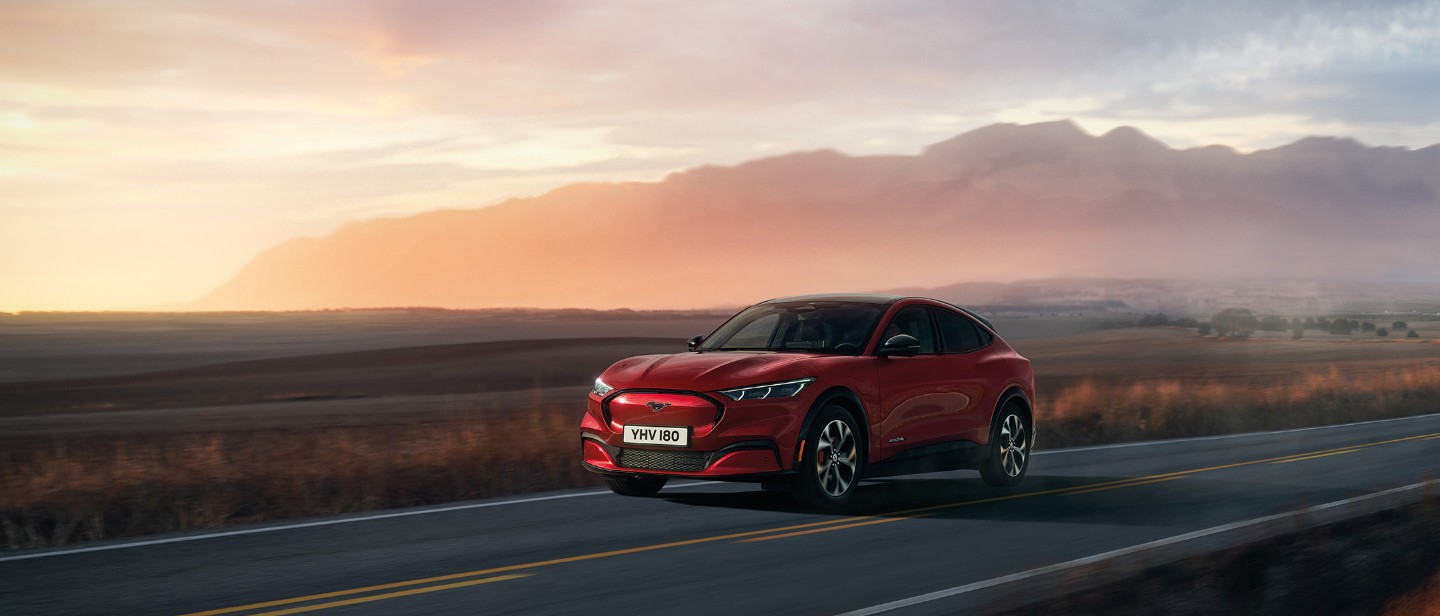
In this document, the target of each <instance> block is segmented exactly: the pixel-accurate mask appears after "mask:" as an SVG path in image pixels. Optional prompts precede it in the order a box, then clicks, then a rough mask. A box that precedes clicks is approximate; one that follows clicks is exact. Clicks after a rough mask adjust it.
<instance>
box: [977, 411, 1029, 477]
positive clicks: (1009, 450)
mask: <svg viewBox="0 0 1440 616" xmlns="http://www.w3.org/2000/svg"><path fill="white" fill-rule="evenodd" d="M996 419H997V420H998V421H997V422H996V424H995V425H994V426H993V427H992V428H991V430H990V457H989V458H987V459H986V460H985V462H984V464H982V465H981V466H980V477H981V478H983V479H984V480H985V483H987V484H990V485H992V486H995V487H997V488H1003V487H1009V486H1013V485H1016V484H1018V483H1020V480H1021V479H1024V478H1025V471H1026V470H1027V469H1029V468H1030V445H1031V444H1032V443H1034V436H1033V431H1032V428H1031V425H1030V417H1029V416H1028V415H1026V414H1025V411H1024V410H1022V409H1021V408H1020V406H1019V405H1017V404H1007V405H1005V408H1003V409H1001V410H1000V413H999V415H997V416H996Z"/></svg>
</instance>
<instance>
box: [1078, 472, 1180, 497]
mask: <svg viewBox="0 0 1440 616" xmlns="http://www.w3.org/2000/svg"><path fill="white" fill-rule="evenodd" d="M1184 478H1185V476H1184V475H1181V476H1179V477H1161V478H1159V479H1147V480H1144V481H1138V480H1137V481H1132V482H1130V483H1127V484H1123V485H1118V486H1104V487H1099V488H1085V489H1083V490H1071V491H1069V492H1066V494H1089V493H1091V492H1100V491H1103V490H1116V489H1119V488H1130V487H1134V486H1148V485H1150V484H1152V483H1160V482H1162V481H1175V480H1176V479H1184Z"/></svg>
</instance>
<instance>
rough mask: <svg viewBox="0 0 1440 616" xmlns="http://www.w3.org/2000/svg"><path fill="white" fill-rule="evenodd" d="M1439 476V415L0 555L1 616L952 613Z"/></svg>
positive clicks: (571, 495)
mask: <svg viewBox="0 0 1440 616" xmlns="http://www.w3.org/2000/svg"><path fill="white" fill-rule="evenodd" d="M1042 429H1043V426H1042ZM1043 434H1044V433H1043V431H1042V432H1041V435H1042V438H1043ZM1437 474H1440V415H1431V416H1425V417H1419V418H1409V419H1403V420H1390V421H1383V422H1372V423H1365V424H1352V425H1348V426H1336V427H1329V428H1320V429H1308V430H1299V431H1288V432H1276V433H1262V434H1250V435H1237V436H1230V437H1215V438H1203V439H1187V440H1178V441H1155V442H1148V443H1139V444H1128V445H1118V446H1104V447H1095V448H1079V449H1063V450H1051V451H1043V452H1041V453H1039V454H1037V455H1036V457H1035V459H1034V462H1033V465H1032V466H1031V469H1030V476H1029V477H1028V478H1027V479H1026V481H1025V483H1024V484H1022V485H1021V486H1020V487H1019V488H1016V489H1013V490H994V489H991V488H988V487H986V486H985V485H984V484H983V483H981V481H980V479H979V477H978V476H977V475H976V474H975V473H973V472H953V473H939V474H932V475H919V476H913V477H902V478H896V479H893V480H885V481H877V482H870V483H867V484H865V485H863V486H862V491H861V493H860V494H859V495H858V504H859V511H857V512H855V513H852V514H849V515H820V514H811V513H805V512H800V511H797V510H796V509H795V507H794V506H792V505H791V504H790V501H789V500H788V497H787V496H786V495H784V494H783V493H775V492H763V491H760V490H758V489H756V488H753V487H751V486H748V485H744V484H737V485H730V484H708V483H707V484H694V483H689V484H679V485H674V486H671V487H667V488H666V489H665V490H664V491H662V492H661V494H660V496H659V497H656V498H651V499H641V498H625V497H620V496H614V495H611V494H609V493H608V492H603V493H602V492H599V491H595V490H586V491H570V492H554V493H547V494H542V495H535V496H530V497H525V498H516V499H501V500H492V501H478V502H470V503H460V504H457V505H454V506H450V507H433V508H425V509H409V510H396V511H390V512H382V513H381V514H378V515H377V514H368V515H358V516H350V517H343V518H328V519H319V520H307V521H304V522H303V523H292V524H276V525H268V526H256V527H246V528H239V529H227V530H225V531H222V532H218V533H208V534H207V533H192V534H183V535H169V536H165V537H155V538H148V539H143V540H131V541H120V542H113V543H102V544H94V545H90V546H76V547H72V548H61V549H56V550H47V551H35V552H9V553H3V554H0V614H5V615H18V614H183V613H193V612H201V613H210V614H221V613H233V614H259V613H267V614H288V613H301V612H311V611H315V612H320V613H326V614H337V615H339V614H452V613H453V614H474V613H485V614H511V613H515V614H572V613H577V614H578V613H584V614H627V615H628V614H637V613H642V614H643V613H688V614H733V613H742V612H748V613H759V614H767V613H786V614H834V613H841V612H847V611H852V610H864V609H866V608H871V607H874V606H882V605H885V604H889V603H892V602H896V601H903V600H905V599H907V598H912V597H917V596H922V595H925V594H927V593H936V592H937V591H944V590H945V589H951V591H950V592H949V593H948V596H945V597H943V598H940V599H936V600H933V601H928V602H923V603H919V604H916V605H909V606H905V607H900V608H899V609H897V610H895V613H937V612H951V611H956V610H960V609H969V608H974V607H975V606H976V605H977V603H978V604H979V605H981V606H982V607H983V601H981V600H980V598H979V597H980V594H981V593H975V594H973V595H972V594H971V593H967V592H964V591H963V588H966V587H968V586H984V584H983V583H984V582H986V581H987V580H994V579H996V578H999V577H1002V576H1007V575H1012V574H1016V573H1022V572H1027V571H1033V570H1035V569H1036V568H1040V567H1045V566H1047V565H1054V564H1056V563H1062V562H1066V561H1071V560H1073V559H1079V558H1083V557H1087V556H1092V555H1096V554H1101V553H1105V552H1109V551H1112V550H1117V549H1123V548H1127V547H1129V546H1135V545H1138V544H1144V543H1147V542H1155V541H1163V540H1166V539H1167V538H1172V537H1176V536H1179V535H1184V534H1186V533H1191V532H1193V531H1197V530H1201V529H1209V528H1213V527H1216V526H1220V525H1226V524H1230V523H1234V522H1241V521H1245V520H1251V519H1255V518H1259V517H1263V516H1269V515H1273V514H1277V513H1281V512H1286V511H1291V510H1295V509H1297V508H1303V507H1306V506H1311V505H1315V504H1319V503H1327V502H1332V501H1337V500H1342V499H1347V498H1352V497H1356V496H1360V495H1365V494H1370V493H1374V492H1377V491H1380V490H1383V489H1386V488H1393V487H1397V486H1402V485H1406V484H1412V483H1415V482H1417V481H1421V480H1423V479H1426V478H1433V477H1435V476H1436V475H1437ZM96 548H99V549H96ZM977 583H981V584H977ZM1024 583H1025V582H1023V581H1021V582H1015V584H1016V585H1021V586H1023V584H1024ZM957 588H959V589H962V590H961V591H959V592H956V591H955V589H957ZM941 594H946V593H941Z"/></svg>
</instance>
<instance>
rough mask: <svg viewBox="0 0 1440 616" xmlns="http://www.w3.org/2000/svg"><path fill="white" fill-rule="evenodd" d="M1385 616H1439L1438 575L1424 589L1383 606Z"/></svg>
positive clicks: (1439, 587) (1439, 578)
mask: <svg viewBox="0 0 1440 616" xmlns="http://www.w3.org/2000/svg"><path fill="white" fill-rule="evenodd" d="M1385 616H1440V573H1437V574H1435V577H1433V578H1431V580H1430V583H1429V584H1427V585H1425V586H1424V587H1422V588H1420V589H1418V590H1416V591H1415V592H1412V593H1410V594H1408V595H1405V596H1402V597H1398V598H1396V599H1393V600H1391V601H1390V602H1389V603H1387V604H1385Z"/></svg>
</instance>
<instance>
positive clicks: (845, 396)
mask: <svg viewBox="0 0 1440 616" xmlns="http://www.w3.org/2000/svg"><path fill="white" fill-rule="evenodd" d="M830 404H834V405H836V406H839V407H842V408H844V409H845V410H847V411H849V412H850V414H851V416H852V417H854V419H855V421H856V422H857V423H859V425H858V426H856V427H857V428H859V430H857V432H859V434H860V439H861V447H860V455H861V456H863V457H862V458H861V461H860V462H861V464H862V465H868V464H869V463H870V416H869V414H868V413H866V411H865V403H864V402H861V401H860V396H858V395H856V394H855V392H854V391H851V390H850V389H849V388H847V387H843V386H840V385H836V386H834V387H831V388H830V389H827V390H825V391H824V392H823V393H821V394H820V395H819V396H816V397H815V402H814V403H812V404H811V405H810V410H809V411H808V412H806V413H805V421H804V422H802V423H801V424H800V434H799V435H797V436H796V438H795V457H796V458H799V457H800V456H801V455H802V454H803V451H802V450H801V448H800V444H801V443H802V442H804V441H805V435H807V434H809V433H810V426H811V425H812V424H813V423H815V416H816V415H819V414H820V409H822V408H825V407H826V406H827V405H830ZM790 463H791V464H795V460H793V459H792V460H790ZM862 468H863V466H862Z"/></svg>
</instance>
